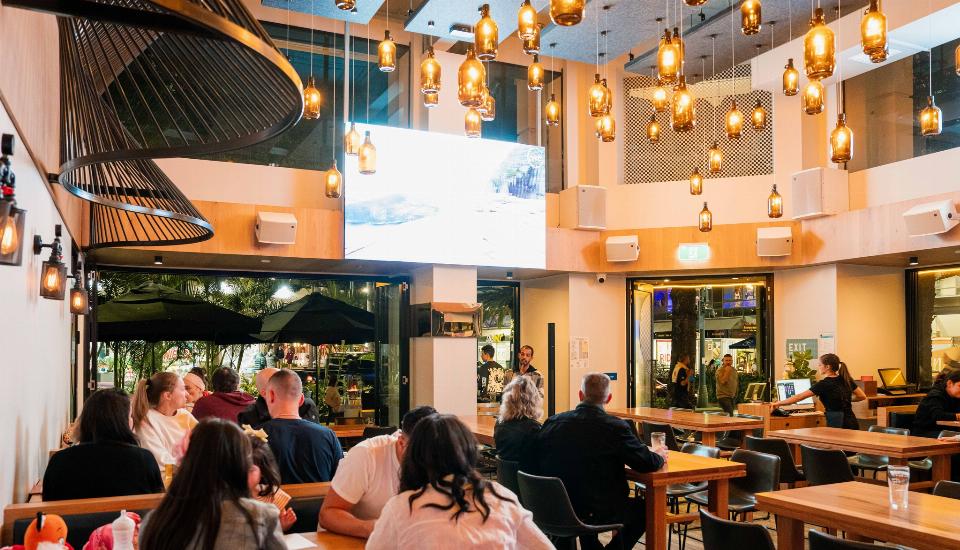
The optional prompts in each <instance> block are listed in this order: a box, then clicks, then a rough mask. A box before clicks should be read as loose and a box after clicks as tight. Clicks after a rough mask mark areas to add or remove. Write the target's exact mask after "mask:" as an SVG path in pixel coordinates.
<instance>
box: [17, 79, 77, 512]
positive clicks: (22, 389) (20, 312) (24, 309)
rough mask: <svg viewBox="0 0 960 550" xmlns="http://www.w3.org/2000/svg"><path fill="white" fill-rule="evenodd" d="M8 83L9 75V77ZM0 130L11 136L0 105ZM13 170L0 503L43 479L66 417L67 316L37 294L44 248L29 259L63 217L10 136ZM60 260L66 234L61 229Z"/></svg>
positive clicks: (64, 306) (62, 305)
mask: <svg viewBox="0 0 960 550" xmlns="http://www.w3.org/2000/svg"><path fill="white" fill-rule="evenodd" d="M14 78H15V77H14ZM0 129H2V131H3V132H4V133H15V132H14V129H13V124H12V123H11V121H10V119H9V117H8V116H7V113H6V111H5V110H4V109H2V108H0ZM14 152H15V155H14V156H13V170H14V172H15V173H16V175H17V204H18V206H19V207H20V208H23V209H25V210H27V221H26V226H25V233H26V235H25V237H26V242H25V243H24V252H23V264H22V265H20V266H4V265H0V305H2V308H3V319H4V322H3V325H2V328H0V350H2V355H0V379H2V380H4V381H5V383H4V384H0V418H2V419H3V421H2V422H0V442H3V443H2V445H0V506H6V505H7V504H9V503H11V502H22V501H23V500H24V499H25V497H26V494H27V492H28V491H29V489H30V487H31V486H32V485H33V484H34V483H35V482H36V481H37V480H38V479H40V478H41V477H42V475H43V469H44V468H45V467H46V464H47V456H48V453H49V451H50V450H51V449H56V448H58V447H59V441H60V434H61V433H62V432H63V430H64V428H65V426H66V425H67V422H68V416H69V413H70V347H71V337H70V336H71V335H70V326H71V315H70V310H69V305H68V302H67V301H62V302H61V301H55V300H46V299H43V298H41V297H40V295H39V283H40V264H41V262H42V261H43V260H44V259H46V258H48V257H49V250H44V253H43V255H42V256H34V255H33V251H32V249H31V242H32V240H33V235H34V234H39V235H41V236H42V237H43V240H44V242H50V241H52V240H53V231H54V225H56V224H62V223H63V220H62V218H61V217H60V215H59V213H58V212H57V210H56V208H55V207H54V204H53V201H52V200H51V198H50V193H49V192H48V190H47V189H45V188H44V187H45V186H46V185H47V183H46V177H45V176H44V177H42V176H41V175H40V173H39V172H38V171H37V169H36V168H35V165H34V164H33V163H32V162H31V159H30V157H29V156H28V155H27V151H26V147H25V146H24V145H23V143H22V142H21V141H20V137H19V136H17V145H16V148H15V151H14ZM62 242H63V247H64V250H65V251H67V253H66V255H65V259H66V260H67V261H69V257H70V256H69V250H70V246H71V244H70V243H71V239H70V235H69V234H67V233H66V228H64V236H63V239H62Z"/></svg>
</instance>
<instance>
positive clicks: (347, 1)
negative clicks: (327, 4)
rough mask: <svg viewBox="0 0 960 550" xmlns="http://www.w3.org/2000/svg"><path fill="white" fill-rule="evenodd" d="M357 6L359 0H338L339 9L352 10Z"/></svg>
mask: <svg viewBox="0 0 960 550" xmlns="http://www.w3.org/2000/svg"><path fill="white" fill-rule="evenodd" d="M355 7H357V0H337V9H341V10H343V11H350V10H352V9H353V8H355Z"/></svg>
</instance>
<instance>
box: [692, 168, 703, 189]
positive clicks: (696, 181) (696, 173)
mask: <svg viewBox="0 0 960 550" xmlns="http://www.w3.org/2000/svg"><path fill="white" fill-rule="evenodd" d="M690 194H691V195H702V194H703V176H702V175H700V168H697V167H694V169H693V172H692V173H691V174H690Z"/></svg>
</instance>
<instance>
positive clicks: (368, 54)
mask: <svg viewBox="0 0 960 550" xmlns="http://www.w3.org/2000/svg"><path fill="white" fill-rule="evenodd" d="M365 124H366V125H367V126H369V125H370V23H367V115H366V117H365ZM367 131H368V132H369V131H370V130H367Z"/></svg>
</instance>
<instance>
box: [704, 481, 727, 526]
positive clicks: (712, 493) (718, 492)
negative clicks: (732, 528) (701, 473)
mask: <svg viewBox="0 0 960 550" xmlns="http://www.w3.org/2000/svg"><path fill="white" fill-rule="evenodd" d="M729 481H730V480H728V479H712V480H710V481H708V482H707V502H708V509H709V510H710V513H711V514H713V515H715V516H717V517H718V518H722V519H727V515H728V513H729V506H728V505H729V497H730V483H729Z"/></svg>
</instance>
